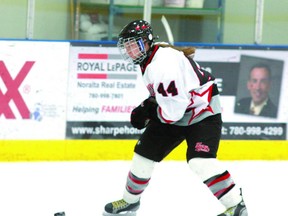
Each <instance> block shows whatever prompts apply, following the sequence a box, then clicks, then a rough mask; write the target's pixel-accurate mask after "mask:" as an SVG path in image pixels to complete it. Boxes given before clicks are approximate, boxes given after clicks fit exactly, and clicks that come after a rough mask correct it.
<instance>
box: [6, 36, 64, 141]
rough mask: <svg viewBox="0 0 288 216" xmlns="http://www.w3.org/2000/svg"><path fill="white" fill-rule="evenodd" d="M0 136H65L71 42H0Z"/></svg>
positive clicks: (41, 137) (46, 137)
mask: <svg viewBox="0 0 288 216" xmlns="http://www.w3.org/2000/svg"><path fill="white" fill-rule="evenodd" d="M0 50H1V52H0V104H1V105H0V138H1V139H9V140H11V139H12V140H13V139H28V140H29V139H65V128H66V121H65V119H66V94H67V92H66V90H67V71H68V63H69V60H68V59H69V43H68V42H61V43H60V42H37V41H0Z"/></svg>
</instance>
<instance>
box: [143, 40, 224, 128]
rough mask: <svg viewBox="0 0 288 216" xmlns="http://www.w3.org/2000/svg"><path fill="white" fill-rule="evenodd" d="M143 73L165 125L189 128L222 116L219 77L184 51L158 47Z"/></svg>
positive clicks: (145, 65)
mask: <svg viewBox="0 0 288 216" xmlns="http://www.w3.org/2000/svg"><path fill="white" fill-rule="evenodd" d="M141 70H142V75H143V80H144V83H145V85H146V87H147V88H148V91H149V92H150V95H151V96H154V97H155V98H156V101H157V103H158V109H157V114H158V118H159V119H160V121H161V122H163V123H167V124H175V125H179V126H187V125H191V124H194V123H196V122H199V121H201V120H202V119H204V118H206V117H208V116H212V115H216V114H219V113H221V106H220V100H219V92H218V89H217V85H216V84H215V78H214V77H213V76H212V74H210V73H208V72H206V71H204V70H202V69H200V66H199V65H198V64H197V63H196V62H195V61H194V60H193V59H192V58H187V57H186V56H185V55H184V54H183V52H181V51H177V50H175V49H173V48H170V47H165V48H164V47H159V46H157V45H156V46H155V47H153V51H152V54H151V55H150V56H149V59H148V60H147V62H145V63H144V65H142V66H141Z"/></svg>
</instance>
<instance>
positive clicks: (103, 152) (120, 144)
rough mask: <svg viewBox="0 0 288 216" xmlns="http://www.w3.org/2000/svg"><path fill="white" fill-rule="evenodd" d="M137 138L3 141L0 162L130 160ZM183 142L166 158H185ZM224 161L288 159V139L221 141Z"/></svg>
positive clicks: (221, 152)
mask: <svg viewBox="0 0 288 216" xmlns="http://www.w3.org/2000/svg"><path fill="white" fill-rule="evenodd" d="M135 143H136V140H13V141H12V140H1V141H0V161H11V162H12V161H94V160H95V161H105V160H130V159H131V157H132V155H133V148H134V145H135ZM185 155H186V143H185V142H183V143H182V144H181V145H180V146H179V147H178V148H176V149H175V150H174V151H173V152H172V153H171V154H170V155H169V156H168V157H167V158H166V160H185ZM218 158H219V159H221V160H287V159H288V141H280V140H279V141H278V140H277V141H259V140H258V141H257V140H256V141H252V140H251V141H247V140H245V141H244V140H243V141H242V140H237V141H236V140H233V141H231V140H223V141H221V144H220V148H219V152H218Z"/></svg>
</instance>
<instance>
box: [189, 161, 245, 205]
mask: <svg viewBox="0 0 288 216" xmlns="http://www.w3.org/2000/svg"><path fill="white" fill-rule="evenodd" d="M188 164H189V167H190V168H191V169H192V171H194V172H195V173H196V174H197V175H198V176H199V177H200V179H201V180H202V181H203V183H204V184H206V186H207V187H208V188H209V189H210V191H211V192H212V193H213V195H214V196H215V197H216V198H217V199H218V200H219V201H220V202H221V203H222V204H223V205H224V206H225V207H226V208H227V209H228V208H230V207H232V206H235V205H237V204H238V203H239V202H240V201H241V200H242V196H241V194H240V188H239V187H238V185H236V184H235V183H234V181H233V179H232V177H231V175H230V173H229V172H228V171H227V170H225V169H224V168H223V167H222V166H221V164H220V162H219V161H218V160H217V159H215V158H193V159H191V160H190V161H189V162H188Z"/></svg>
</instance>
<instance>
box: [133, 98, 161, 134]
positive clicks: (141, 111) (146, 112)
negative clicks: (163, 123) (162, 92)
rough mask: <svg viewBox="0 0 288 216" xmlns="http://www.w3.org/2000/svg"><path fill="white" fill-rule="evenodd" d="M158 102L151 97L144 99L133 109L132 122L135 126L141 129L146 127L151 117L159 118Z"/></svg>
mask: <svg viewBox="0 0 288 216" xmlns="http://www.w3.org/2000/svg"><path fill="white" fill-rule="evenodd" d="M157 106H158V105H157V103H156V100H155V98H153V97H149V98H147V99H146V100H144V101H143V102H142V103H141V104H140V105H139V106H138V107H136V108H135V109H134V110H132V113H131V116H130V122H131V124H132V126H133V127H135V128H137V129H139V130H141V129H143V128H145V127H146V126H147V125H148V124H149V122H150V119H153V120H154V119H155V118H157V111H156V110H157Z"/></svg>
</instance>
